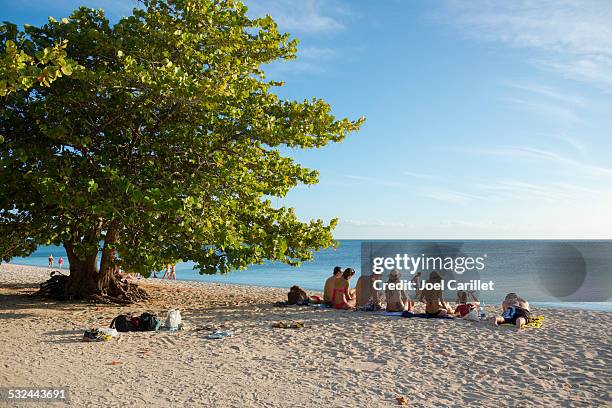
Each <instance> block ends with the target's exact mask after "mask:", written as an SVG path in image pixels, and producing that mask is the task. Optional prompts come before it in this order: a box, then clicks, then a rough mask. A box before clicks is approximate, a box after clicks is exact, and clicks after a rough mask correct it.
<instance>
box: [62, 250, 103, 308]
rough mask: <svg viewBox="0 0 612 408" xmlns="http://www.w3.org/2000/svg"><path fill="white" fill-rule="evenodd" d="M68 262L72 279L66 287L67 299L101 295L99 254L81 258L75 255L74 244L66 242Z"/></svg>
mask: <svg viewBox="0 0 612 408" xmlns="http://www.w3.org/2000/svg"><path fill="white" fill-rule="evenodd" d="M64 248H65V249H66V255H68V262H70V279H69V280H68V285H67V287H66V297H68V298H69V299H81V298H86V297H89V296H91V295H97V294H99V291H98V283H97V280H98V254H97V253H96V254H95V255H90V256H87V257H85V258H79V257H77V256H76V254H75V253H74V245H73V243H72V242H64Z"/></svg>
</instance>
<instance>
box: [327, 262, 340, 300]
mask: <svg viewBox="0 0 612 408" xmlns="http://www.w3.org/2000/svg"><path fill="white" fill-rule="evenodd" d="M340 278H342V268H341V267H339V266H336V267H335V268H334V272H333V273H332V276H330V277H329V278H327V280H326V281H325V286H323V303H325V304H326V305H331V304H332V293H333V292H334V283H335V282H336V280H338V279H340Z"/></svg>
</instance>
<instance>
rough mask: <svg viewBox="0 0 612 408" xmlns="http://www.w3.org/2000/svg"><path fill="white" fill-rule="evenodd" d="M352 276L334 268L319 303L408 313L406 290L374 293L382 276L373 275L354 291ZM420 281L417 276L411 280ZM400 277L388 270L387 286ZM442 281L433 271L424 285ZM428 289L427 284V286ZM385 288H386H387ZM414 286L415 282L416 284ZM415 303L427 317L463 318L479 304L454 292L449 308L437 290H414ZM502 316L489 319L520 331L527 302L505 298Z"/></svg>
mask: <svg viewBox="0 0 612 408" xmlns="http://www.w3.org/2000/svg"><path fill="white" fill-rule="evenodd" d="M354 275H355V270H354V269H353V268H346V269H344V270H343V269H342V268H341V267H339V266H336V267H335V268H334V271H333V274H332V276H330V277H329V278H327V280H326V281H325V286H324V288H323V303H325V304H327V305H328V306H330V307H333V308H335V309H359V310H365V311H382V310H386V311H387V312H405V311H407V312H412V311H413V310H414V308H415V302H414V301H412V300H411V299H410V296H409V295H408V293H407V291H406V290H391V289H385V290H384V291H383V290H376V289H375V288H374V286H375V285H374V281H377V280H381V279H382V275H381V274H376V273H373V274H372V275H370V276H360V277H359V279H357V283H356V285H355V287H354V288H351V287H350V280H351V278H352V277H353V276H354ZM414 279H417V280H418V279H420V273H419V274H417V275H416V276H415V277H414V278H413V282H414ZM400 281H401V274H400V272H399V271H398V270H392V271H391V272H390V274H389V279H388V283H399V282H400ZM441 281H442V276H441V275H440V274H439V273H438V272H436V271H433V272H431V273H430V274H429V278H428V279H427V282H428V283H432V284H436V283H440V282H441ZM430 286H431V285H430ZM387 287H388V286H387ZM417 287H418V283H417ZM416 300H417V301H419V302H423V303H424V304H425V314H426V316H427V317H447V316H451V317H465V316H467V315H468V314H469V313H470V312H472V310H477V309H478V308H479V307H480V302H479V301H478V299H477V298H476V296H475V294H474V292H472V291H459V292H457V306H456V307H455V308H454V309H453V308H452V307H451V306H450V305H449V304H448V303H447V302H446V301H445V300H444V298H443V291H442V290H441V289H425V290H422V291H420V290H417V292H416ZM502 310H503V314H502V315H500V316H494V317H492V318H490V321H491V323H493V324H496V325H497V324H506V323H510V324H513V325H516V327H518V328H523V327H524V326H525V324H527V322H529V317H530V315H531V311H530V307H529V303H528V302H527V301H526V300H524V299H522V298H521V297H519V296H518V295H517V294H516V293H509V294H508V295H506V298H505V299H504V301H503V303H502Z"/></svg>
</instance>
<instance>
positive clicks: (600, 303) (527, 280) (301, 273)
mask: <svg viewBox="0 0 612 408" xmlns="http://www.w3.org/2000/svg"><path fill="white" fill-rule="evenodd" d="M368 242H371V241H368ZM402 242H403V243H408V244H407V245H408V247H409V248H411V249H412V251H413V253H415V254H417V253H419V252H420V251H422V248H423V243H428V241H402ZM555 242H557V241H504V240H499V241H464V242H462V245H463V252H464V253H480V252H483V251H485V252H486V253H487V256H488V258H487V267H486V268H485V269H484V270H483V271H482V272H481V273H480V275H479V278H480V279H482V280H487V281H488V280H491V281H494V282H495V285H496V287H495V290H494V291H480V292H477V295H478V297H479V298H480V300H481V301H484V302H486V303H487V304H499V303H500V302H501V300H502V299H503V297H504V295H505V294H506V293H507V292H517V293H519V295H521V296H523V297H524V298H526V299H527V300H529V301H530V303H531V304H533V305H536V306H538V305H539V306H548V307H561V308H572V309H589V310H600V311H612V302H611V301H610V297H611V294H612V279H611V278H612V250H609V249H610V248H612V241H592V242H586V244H585V242H577V243H576V245H577V247H578V248H582V247H581V246H580V245H583V244H584V245H586V247H585V248H586V249H584V248H582V249H581V251H582V252H583V253H589V254H590V255H588V257H587V258H586V259H587V261H586V262H587V266H589V265H594V266H593V267H590V266H589V267H590V268H591V269H595V270H596V273H595V275H593V276H595V277H593V276H588V275H587V276H586V277H584V276H583V277H582V278H581V279H582V280H581V281H580V283H581V285H582V286H581V288H580V290H579V291H577V292H576V293H579V296H578V297H576V296H573V297H572V296H563V297H561V296H555V291H554V290H549V289H550V288H548V287H547V285H549V286H551V285H552V286H554V284H552V283H551V282H553V280H554V279H556V275H554V274H551V272H550V271H549V272H546V270H545V269H543V267H542V263H541V262H539V261H538V259H541V257H540V258H537V259H536V258H534V256H539V254H541V253H542V252H543V250H542V248H550V247H551V245H553V247H554V248H557V247H555V245H557V244H556V243H555ZM551 243H552V244H551ZM361 244H362V241H360V240H339V245H338V247H337V248H336V249H326V250H322V251H319V252H317V253H315V255H314V259H313V260H312V261H309V262H305V263H303V265H302V266H300V267H291V266H287V265H284V264H281V263H276V262H267V263H266V264H263V265H254V266H251V267H249V268H248V269H246V270H242V271H234V272H231V273H228V274H226V275H200V274H199V273H198V272H197V271H195V270H194V269H193V266H194V264H193V263H192V262H184V263H180V264H178V265H177V267H176V271H177V279H178V280H190V281H202V282H214V283H228V284H240V285H255V286H267V287H279V288H289V287H290V286H292V285H299V286H301V287H302V288H304V289H306V290H312V291H315V290H316V291H321V290H322V287H323V283H324V281H325V279H326V278H327V277H329V276H330V275H331V271H332V270H333V268H334V266H341V267H343V268H346V267H352V268H354V269H355V270H356V271H357V274H359V273H360V270H361V262H362V252H361V246H362V245H361ZM584 245H583V246H584ZM557 246H558V245H557ZM561 248H562V249H561V250H563V251H565V249H563V248H564V247H561ZM555 250H557V249H555ZM548 251H549V252H550V250H548ZM593 251H595V253H596V254H597V255H596V256H593V255H592V253H594V252H593ZM565 252H567V251H565ZM50 254H52V255H53V257H54V258H55V260H56V266H57V259H59V257H60V256H62V257H63V258H64V268H65V269H67V268H68V265H67V263H68V261H67V256H66V253H65V251H64V249H63V248H62V247H57V246H40V247H39V248H38V249H37V250H36V251H35V252H34V253H32V254H31V255H30V256H29V257H26V258H14V259H13V260H12V263H15V264H22V265H35V266H47V258H48V256H49V255H50ZM589 257H590V258H589ZM591 259H592V260H591ZM570 261H571V259H570ZM560 262H561V263H562V264H563V263H567V262H569V261H564V260H563V259H562V260H561V261H560ZM555 268H558V265H555ZM159 276H161V274H159ZM411 277H412V276H411V275H410V273H404V274H403V276H402V278H403V279H410V278H411ZM353 279H354V280H355V279H356V278H353ZM551 292H552V293H551ZM453 295H454V294H453V293H451V294H447V297H448V299H449V300H454V299H453V297H452V296H453ZM585 300H589V301H585ZM590 300H596V301H590Z"/></svg>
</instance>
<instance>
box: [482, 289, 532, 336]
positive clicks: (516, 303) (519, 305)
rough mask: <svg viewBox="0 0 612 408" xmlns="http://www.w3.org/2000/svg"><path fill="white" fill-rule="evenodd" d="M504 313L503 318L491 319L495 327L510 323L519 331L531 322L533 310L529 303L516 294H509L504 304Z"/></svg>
mask: <svg viewBox="0 0 612 408" xmlns="http://www.w3.org/2000/svg"><path fill="white" fill-rule="evenodd" d="M502 309H503V313H502V315H501V316H495V317H493V318H491V322H492V323H493V324H495V325H498V324H505V323H510V324H513V325H515V326H516V328H517V329H522V328H524V327H525V325H526V324H527V323H528V322H529V318H530V317H531V308H530V307H529V302H527V301H526V300H525V299H523V298H521V297H520V296H519V295H517V294H516V293H514V292H512V293H508V294H507V295H506V297H505V298H504V301H503V302H502Z"/></svg>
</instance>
